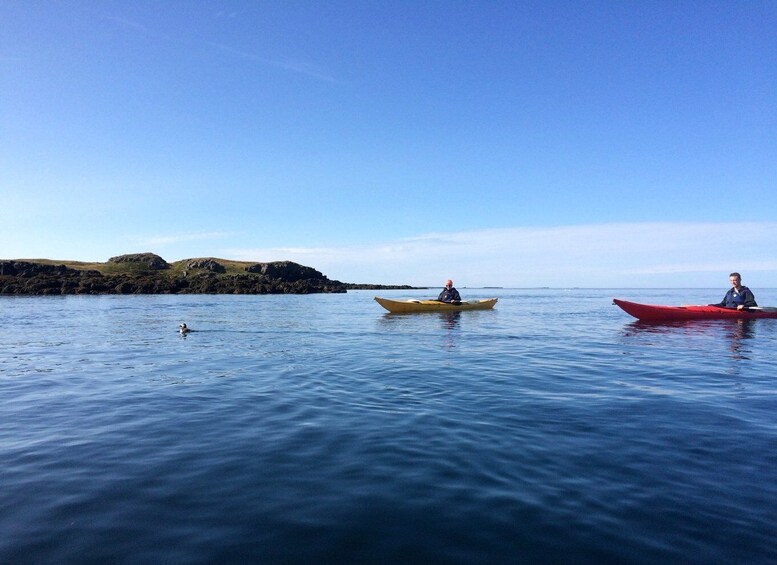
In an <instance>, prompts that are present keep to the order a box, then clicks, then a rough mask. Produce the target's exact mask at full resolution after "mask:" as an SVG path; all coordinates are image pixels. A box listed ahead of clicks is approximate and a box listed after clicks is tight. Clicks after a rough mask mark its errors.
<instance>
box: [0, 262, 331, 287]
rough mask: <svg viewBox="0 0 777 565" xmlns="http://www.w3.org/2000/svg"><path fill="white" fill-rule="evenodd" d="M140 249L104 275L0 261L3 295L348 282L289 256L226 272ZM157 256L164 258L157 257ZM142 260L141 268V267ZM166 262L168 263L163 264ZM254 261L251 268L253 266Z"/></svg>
mask: <svg viewBox="0 0 777 565" xmlns="http://www.w3.org/2000/svg"><path fill="white" fill-rule="evenodd" d="M149 255H152V254H138V255H135V256H122V257H133V259H129V260H128V259H122V258H121V257H113V258H111V260H110V261H109V263H112V264H122V263H132V264H133V265H132V266H131V267H130V269H131V270H130V271H129V272H124V273H110V274H102V273H100V272H99V271H96V270H79V269H73V268H70V267H67V266H65V265H48V264H42V263H34V262H29V261H0V294H3V295H62V294H312V293H321V292H346V285H344V284H343V283H341V282H339V281H331V280H329V279H328V278H327V277H325V276H324V275H322V274H321V273H320V272H319V271H316V270H315V269H312V268H310V267H305V266H303V265H297V264H296V263H291V262H288V261H283V262H278V263H260V264H257V265H260V267H259V269H258V271H256V272H254V271H249V272H246V273H244V274H228V273H226V268H225V267H224V266H223V265H221V264H220V263H219V262H218V261H216V260H215V259H204V260H203V259H198V260H189V261H188V263H186V265H185V268H184V269H183V270H181V271H178V272H176V273H173V272H171V269H170V265H169V264H168V263H167V262H166V261H164V259H162V258H161V257H159V256H157V255H154V256H153V257H149ZM157 259H159V260H161V262H160V261H157ZM138 265H140V267H138ZM163 265H166V266H163ZM255 266H256V265H254V266H253V267H255Z"/></svg>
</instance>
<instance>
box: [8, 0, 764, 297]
mask: <svg viewBox="0 0 777 565" xmlns="http://www.w3.org/2000/svg"><path fill="white" fill-rule="evenodd" d="M0 22H2V25H0V258H32V257H47V258H54V259H74V260H83V261H105V260H107V259H108V258H109V257H110V256H112V255H118V254H122V253H132V252H141V251H152V252H155V253H158V254H159V255H161V256H162V257H164V258H165V259H167V260H169V261H174V260H178V259H184V258H189V257H202V256H214V257H223V258H232V259H242V260H256V261H270V260H281V259H290V260H294V261H298V262H300V263H303V264H306V265H309V266H312V267H315V268H317V269H319V270H321V271H322V272H324V273H325V274H326V275H328V276H329V277H330V278H335V279H339V280H343V281H348V282H377V283H407V284H419V285H422V284H434V285H436V284H439V283H441V281H443V280H444V279H445V278H448V277H451V278H453V279H454V280H455V281H456V284H457V285H459V286H482V285H487V286H491V285H499V286H519V287H522V286H560V287H566V286H605V287H611V286H635V287H664V286H714V287H717V286H721V285H722V286H723V287H725V286H726V285H727V275H728V273H729V271H731V270H734V269H736V270H740V271H742V272H743V275H744V278H745V282H746V283H747V284H749V285H750V286H753V287H755V286H758V285H760V286H768V287H777V214H776V213H777V32H775V30H777V3H775V2H773V1H766V2H757V1H756V2H732V1H726V2H714V1H711V2H683V1H678V2H668V1H667V2H614V1H613V2H548V1H543V2H517V1H515V2H482V1H477V2H475V1H472V2H455V1H446V2H431V1H429V2H416V1H413V2H409V1H408V2H399V1H397V2H367V1H364V2H362V1H359V2H354V1H348V2H317V1H316V2H188V1H187V2H157V1H154V2H145V1H133V2H78V1H68V2H64V1H63V2H59V1H48V2H35V1H15V0H14V1H7V0H0Z"/></svg>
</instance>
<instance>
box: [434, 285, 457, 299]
mask: <svg viewBox="0 0 777 565" xmlns="http://www.w3.org/2000/svg"><path fill="white" fill-rule="evenodd" d="M437 300H439V301H440V302H461V296H460V295H459V291H458V290H456V289H455V288H453V287H451V288H450V289H448V288H444V289H442V292H441V293H440V296H438V297H437Z"/></svg>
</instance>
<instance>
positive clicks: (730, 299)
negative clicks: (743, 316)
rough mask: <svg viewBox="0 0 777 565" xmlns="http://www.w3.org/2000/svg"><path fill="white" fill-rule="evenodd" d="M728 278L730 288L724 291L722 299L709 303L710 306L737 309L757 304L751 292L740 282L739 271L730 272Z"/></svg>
mask: <svg viewBox="0 0 777 565" xmlns="http://www.w3.org/2000/svg"><path fill="white" fill-rule="evenodd" d="M728 280H729V282H730V283H731V288H730V289H729V291H728V292H727V293H726V296H724V297H723V300H722V301H720V302H719V303H717V304H710V306H720V307H721V308H736V309H737V310H745V309H746V308H750V307H752V306H758V304H757V303H756V301H755V296H754V295H753V292H752V291H751V290H750V289H749V288H747V287H746V286H744V285H743V284H742V275H740V274H739V273H731V274H730V275H729V276H728Z"/></svg>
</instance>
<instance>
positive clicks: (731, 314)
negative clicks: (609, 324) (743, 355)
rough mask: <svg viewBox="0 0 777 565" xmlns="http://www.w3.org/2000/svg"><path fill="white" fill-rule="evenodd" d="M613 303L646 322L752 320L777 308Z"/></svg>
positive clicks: (773, 313) (776, 312) (771, 314)
mask: <svg viewBox="0 0 777 565" xmlns="http://www.w3.org/2000/svg"><path fill="white" fill-rule="evenodd" d="M612 303H613V304H615V305H616V306H619V307H620V308H621V309H622V310H623V311H624V312H626V313H627V314H630V315H632V316H634V317H635V318H637V319H639V320H643V321H646V322H657V321H662V322H663V321H672V320H730V319H734V320H736V319H739V320H752V319H755V318H777V308H756V307H753V308H750V309H748V310H734V309H733V308H720V307H718V306H656V305H653V304H638V303H636V302H627V301H626V300H618V299H617V298H614V299H613V301H612Z"/></svg>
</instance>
